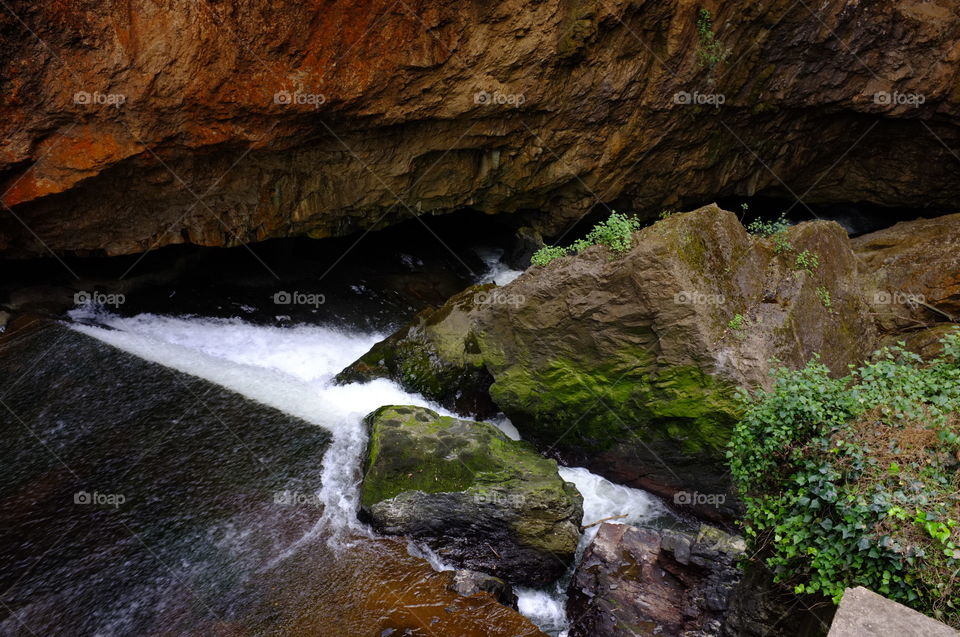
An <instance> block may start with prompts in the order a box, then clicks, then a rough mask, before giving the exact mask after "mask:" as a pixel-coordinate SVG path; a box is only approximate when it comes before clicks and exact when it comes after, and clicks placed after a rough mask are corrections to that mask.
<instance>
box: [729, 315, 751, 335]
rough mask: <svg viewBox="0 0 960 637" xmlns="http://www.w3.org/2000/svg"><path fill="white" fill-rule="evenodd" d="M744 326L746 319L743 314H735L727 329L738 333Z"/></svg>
mask: <svg viewBox="0 0 960 637" xmlns="http://www.w3.org/2000/svg"><path fill="white" fill-rule="evenodd" d="M746 326H747V319H746V317H745V316H744V315H743V314H735V315H734V317H733V318H732V319H730V321H729V322H728V323H727V327H729V328H730V329H731V330H735V331H740V330H742V329H743V328H745V327H746Z"/></svg>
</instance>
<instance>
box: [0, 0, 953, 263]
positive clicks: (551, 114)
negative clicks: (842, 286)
mask: <svg viewBox="0 0 960 637" xmlns="http://www.w3.org/2000/svg"><path fill="white" fill-rule="evenodd" d="M10 5H11V6H10V12H9V13H10V14H11V15H10V16H8V18H7V20H8V22H9V25H8V27H7V29H6V31H5V36H6V37H5V39H4V41H3V43H2V44H0V54H2V58H3V59H4V60H5V61H7V64H6V67H7V68H8V69H9V70H8V71H7V73H6V75H5V77H6V78H7V80H6V82H5V89H4V90H5V95H6V96H7V99H5V100H4V101H3V104H2V105H0V139H2V140H3V142H2V144H0V192H3V193H4V196H3V200H2V204H3V205H5V206H10V207H11V208H12V209H13V210H14V212H15V214H16V217H14V216H12V215H3V216H0V250H4V251H7V252H17V253H22V254H33V255H38V254H43V253H44V251H45V248H44V246H49V247H50V249H52V250H56V251H104V252H106V253H108V254H120V253H132V252H142V251H145V250H148V249H150V248H156V247H159V246H163V245H169V244H175V243H186V242H192V243H196V244H202V245H240V244H241V243H246V242H250V241H256V240H262V239H265V238H269V237H278V236H289V235H302V234H311V235H313V236H317V237H320V236H330V235H345V234H348V233H351V232H355V231H357V230H360V229H364V228H373V227H382V225H385V224H389V223H396V222H397V221H399V220H407V219H409V218H410V216H411V215H414V214H424V215H426V214H439V213H443V212H446V211H451V210H455V209H458V208H464V207H472V208H475V209H477V210H482V211H484V212H489V213H494V212H496V213H515V212H521V213H522V212H523V211H527V210H536V209H539V210H548V211H550V212H549V214H548V215H544V216H543V218H541V220H540V221H541V223H542V224H543V225H547V226H552V227H554V228H559V227H563V226H565V225H566V224H568V223H569V222H570V221H571V220H574V219H577V218H579V217H580V216H582V215H583V214H584V213H585V212H586V211H587V210H589V209H590V207H592V206H594V205H596V203H597V197H598V196H600V197H602V198H603V199H604V200H605V201H614V200H621V201H625V202H627V203H629V204H630V205H633V206H637V207H641V208H643V209H645V210H647V211H649V212H650V213H651V214H656V213H657V212H659V211H660V210H661V209H663V208H666V207H670V208H678V207H681V206H684V205H690V204H691V203H692V202H695V201H703V200H705V199H707V198H708V197H715V196H725V195H731V194H738V195H741V194H748V195H752V194H754V193H762V194H769V195H781V196H786V195H787V194H789V193H788V192H787V191H788V190H789V191H790V192H796V193H803V199H804V201H807V202H820V201H829V202H836V201H869V202H874V203H878V204H883V205H907V206H909V205H916V204H917V202H923V204H924V205H932V206H936V205H945V206H949V205H954V204H955V203H956V201H957V199H958V196H960V181H958V180H957V179H955V171H954V167H955V161H956V159H955V158H954V157H953V156H952V154H951V151H950V150H949V149H950V148H954V147H955V145H956V144H955V141H956V139H957V122H958V104H960V95H958V90H957V89H956V82H955V77H956V74H957V61H956V57H955V55H954V53H953V51H954V49H953V47H954V43H955V42H956V41H957V40H958V38H960V19H958V17H957V15H956V13H955V12H954V11H953V9H954V5H953V3H952V0H928V1H921V0H876V1H875V2H871V3H870V5H869V11H866V10H865V9H864V3H859V4H858V3H855V2H850V0H824V2H822V3H821V4H819V5H818V8H817V11H816V13H812V12H810V11H806V10H803V7H802V6H798V5H796V4H795V3H794V2H793V1H792V0H770V1H769V2H767V3H765V4H763V5H762V6H761V5H758V4H756V3H753V2H747V1H746V0H741V1H740V2H725V3H715V4H714V5H712V6H711V10H712V11H713V16H712V18H713V20H712V21H713V30H714V32H715V34H716V38H717V42H719V43H720V45H721V46H722V47H723V48H724V50H729V55H728V56H727V57H726V59H725V60H723V61H718V62H717V64H716V66H711V67H710V68H704V65H703V61H702V59H700V56H698V55H697V51H698V49H699V47H700V46H701V42H700V38H701V36H700V35H699V33H698V29H697V14H696V10H697V7H695V6H693V5H692V4H690V3H688V2H680V1H679V0H670V1H664V2H642V3H638V2H632V1H630V0H609V1H606V2H598V1H595V0H594V1H590V2H568V1H566V0H544V1H543V2H536V3H529V2H521V1H520V0H507V1H505V2H497V3H477V4H472V5H470V6H468V7H466V6H464V5H463V3H459V2H450V1H442V0H422V2H420V3H419V4H417V5H416V6H411V9H410V10H409V11H407V10H400V11H391V10H390V7H391V5H392V3H389V2H376V3H371V4H368V5H364V6H363V8H360V9H358V8H357V4H356V2H354V1H353V0H324V1H323V2H321V1H320V0H306V1H304V2H301V3H295V4H294V3H284V4H283V5H282V7H280V6H278V5H276V4H275V3H273V2H269V1H268V0H249V1H246V2H236V1H234V2H228V1H225V0H224V1H220V2H216V3H202V4H200V3H196V2H192V1H188V0H171V1H170V2H168V3H165V4H163V5H162V6H157V4H156V3H154V2H150V1H148V0H130V1H129V2H128V3H127V4H126V5H124V7H123V10H122V11H121V10H120V9H114V10H108V9H105V7H104V3H103V2H100V1H98V0H75V1H73V2H70V3H62V2H54V1H53V0H41V1H39V2H38V1H34V0H11V2H10ZM14 14H15V15H16V16H17V19H16V20H15V19H14V18H13V15H14ZM21 21H22V22H21ZM5 24H6V23H5ZM64 24H68V25H69V26H70V28H62V27H61V25H64ZM838 38H839V39H838ZM841 41H842V42H843V43H844V44H845V45H844V46H838V42H841ZM238 42H239V43H242V46H238ZM664 69H669V72H664ZM867 69H869V70H870V72H866V70H867ZM714 82H716V85H715V86H714V85H713V83H714ZM918 93H922V103H918V102H920V99H919V96H918V95H917V94H918ZM720 97H722V98H723V104H722V106H721V107H720V108H717V107H715V106H713V105H711V104H710V103H706V104H704V103H702V102H700V103H698V100H700V99H702V98H706V99H711V98H712V101H713V103H716V101H717V100H718V99H719V98H720ZM121 100H122V101H121ZM545 114H548V116H545ZM534 133H535V134H534ZM941 140H943V142H942V143H941ZM451 149H452V150H451ZM891 149H896V150H895V152H893V151H892V150H891ZM441 159H442V160H443V161H442V169H441V168H440V167H438V165H437V163H438V162H439V161H440V160H441ZM828 175H829V177H830V178H826V176H828ZM781 179H782V180H783V181H780V180H781ZM784 182H786V183H789V188H788V187H787V186H785V184H784ZM183 184H189V188H186V187H184V186H183ZM205 195H209V196H205ZM199 199H202V204H198V200H199ZM398 200H399V205H398ZM18 220H22V221H23V224H24V225H21V224H20V222H19V221H18ZM25 226H26V227H25ZM28 228H29V229H28Z"/></svg>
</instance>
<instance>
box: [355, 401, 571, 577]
mask: <svg viewBox="0 0 960 637" xmlns="http://www.w3.org/2000/svg"><path fill="white" fill-rule="evenodd" d="M367 425H368V427H369V429H370V443H369V445H368V449H367V457H366V460H365V463H364V471H363V482H362V484H361V487H360V504H361V509H360V514H361V517H362V518H363V519H365V520H367V521H369V522H370V523H371V524H372V525H373V526H374V528H376V529H377V530H378V531H380V532H382V533H386V534H389V535H406V536H408V537H411V538H413V539H416V540H418V541H422V542H424V543H426V544H427V545H429V546H430V547H431V548H432V549H433V550H434V551H436V552H437V553H438V554H439V555H440V557H441V558H442V559H444V560H447V561H450V562H453V563H454V564H456V565H457V566H461V567H464V568H468V569H472V570H479V571H484V572H487V573H492V574H493V575H495V576H497V577H502V578H503V579H506V580H507V581H509V582H511V583H514V584H525V585H546V584H547V583H549V582H551V581H553V580H555V579H557V578H558V577H560V576H561V575H563V573H564V571H565V570H566V568H567V567H568V566H569V565H570V564H571V563H572V562H573V557H574V552H575V551H576V548H577V542H578V541H579V539H580V523H581V520H582V518H583V499H582V498H581V496H580V494H579V493H578V492H577V490H576V488H575V487H574V486H573V484H571V483H568V482H564V481H563V479H562V478H561V477H560V475H559V474H558V472H557V464H556V462H554V461H553V460H549V459H547V458H543V457H541V456H540V455H539V454H538V453H537V452H536V451H535V450H534V449H533V447H531V446H530V445H529V444H528V443H524V442H520V441H514V440H510V439H509V438H507V437H506V436H505V435H504V434H503V433H502V432H501V431H500V430H499V429H497V428H496V427H494V426H493V425H491V424H488V423H474V422H467V421H464V420H457V419H456V418H449V417H441V416H439V415H438V414H437V413H436V412H434V411H431V410H429V409H426V408H422V407H406V406H388V407H381V408H380V409H378V410H377V411H375V412H373V413H372V414H370V415H369V416H367Z"/></svg>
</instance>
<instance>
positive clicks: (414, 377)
mask: <svg viewBox="0 0 960 637" xmlns="http://www.w3.org/2000/svg"><path fill="white" fill-rule="evenodd" d="M495 288H496V286H495V285H493V284H492V283H491V284H486V285H476V286H473V287H470V288H467V289H466V290H464V291H463V292H461V293H460V294H457V295H456V296H454V297H452V298H450V299H449V300H448V301H447V302H446V303H445V304H444V305H443V306H442V307H440V308H430V309H427V310H424V311H423V312H421V313H420V314H419V315H417V317H416V318H415V319H414V320H413V321H412V322H411V323H410V324H409V325H407V326H406V327H404V328H402V329H401V330H399V331H398V332H396V333H394V334H392V335H391V336H389V337H388V338H387V339H385V340H383V341H380V342H379V343H377V344H376V345H375V346H374V347H373V348H372V349H371V350H370V351H369V352H367V353H366V354H364V355H363V357H361V358H360V359H359V360H357V361H356V362H355V363H353V364H352V365H351V366H350V367H348V368H347V369H345V370H343V371H342V372H341V373H340V374H338V375H337V378H336V381H337V382H338V383H355V382H368V381H371V380H373V379H375V378H391V379H395V380H398V381H399V382H401V383H403V385H405V386H407V387H416V388H417V389H416V391H417V392H419V393H420V394H422V395H423V396H424V397H425V398H429V399H430V400H432V401H435V402H437V403H440V404H441V405H443V406H444V407H446V408H448V409H452V410H455V411H456V412H457V413H460V414H474V415H477V416H479V417H488V416H492V415H494V414H495V413H497V408H496V406H495V405H494V404H493V402H492V401H491V400H490V394H489V390H490V384H491V383H492V382H493V377H492V376H490V373H489V372H488V371H487V370H486V368H485V367H484V366H483V359H482V358H481V357H480V356H479V353H480V352H479V351H478V349H477V345H476V343H475V342H473V341H471V340H470V339H466V338H464V334H467V333H468V332H469V331H470V320H471V318H472V316H473V313H474V312H475V310H476V309H477V308H478V307H479V305H478V299H480V300H481V301H482V299H483V298H484V297H485V296H488V295H490V294H492V293H493V292H492V290H494V289H495Z"/></svg>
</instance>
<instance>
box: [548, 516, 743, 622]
mask: <svg viewBox="0 0 960 637" xmlns="http://www.w3.org/2000/svg"><path fill="white" fill-rule="evenodd" d="M744 549H745V544H744V542H743V540H742V539H741V538H739V537H736V536H730V535H728V534H726V533H724V532H723V531H720V530H719V529H715V528H712V527H708V526H705V525H704V526H702V527H701V528H700V530H699V532H698V533H696V534H689V533H683V532H679V531H669V530H664V531H656V530H654V529H645V528H638V527H633V526H627V525H618V524H604V525H602V526H601V527H600V529H599V531H598V532H597V536H596V537H595V538H594V540H593V542H591V544H590V545H589V546H588V547H587V549H586V551H585V552H584V555H583V560H582V561H581V563H580V564H579V566H577V570H576V571H575V573H574V576H573V580H572V581H571V583H570V588H569V599H568V601H567V613H568V615H569V617H570V621H571V627H570V636H571V637H619V636H624V637H626V636H633V635H637V634H642V635H656V634H662V635H688V636H690V637H693V636H707V635H722V634H723V625H724V619H725V617H726V614H727V612H728V611H729V609H730V604H731V601H732V594H733V592H734V590H735V589H736V586H737V584H738V582H739V581H740V572H739V570H738V569H737V567H736V561H737V559H738V558H739V557H740V555H742V554H743V552H744Z"/></svg>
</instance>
